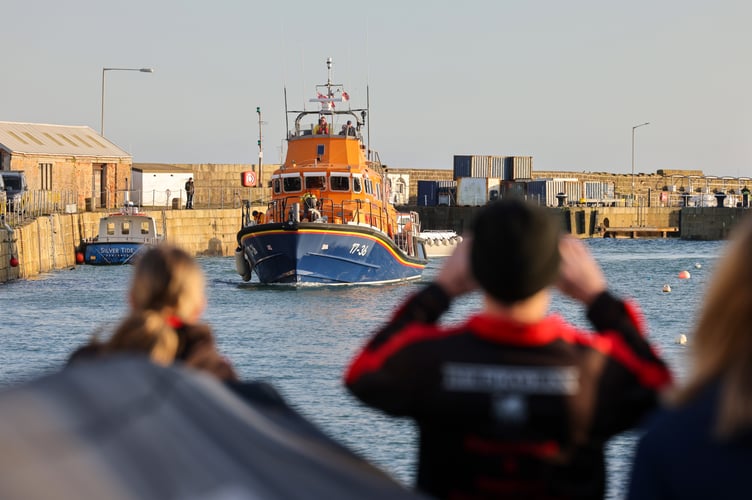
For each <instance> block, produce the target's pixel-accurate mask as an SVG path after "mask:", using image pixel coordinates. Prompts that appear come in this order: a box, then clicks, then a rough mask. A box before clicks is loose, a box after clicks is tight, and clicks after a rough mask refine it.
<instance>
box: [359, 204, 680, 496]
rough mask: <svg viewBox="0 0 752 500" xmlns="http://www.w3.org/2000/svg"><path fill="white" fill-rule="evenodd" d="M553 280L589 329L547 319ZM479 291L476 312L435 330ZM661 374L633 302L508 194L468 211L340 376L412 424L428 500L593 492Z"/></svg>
mask: <svg viewBox="0 0 752 500" xmlns="http://www.w3.org/2000/svg"><path fill="white" fill-rule="evenodd" d="M554 283H556V284H557V285H558V288H559V290H560V291H561V292H562V293H563V294H564V295H567V296H569V297H571V298H573V299H575V300H577V301H579V302H580V303H582V305H583V306H585V308H586V310H587V317H588V319H589V320H590V321H591V323H592V324H593V326H594V327H595V330H596V331H595V332H593V333H591V332H585V331H581V330H579V329H577V328H575V327H574V326H572V325H570V324H568V323H567V322H566V321H564V320H563V319H562V318H561V317H559V316H557V315H550V314H548V312H547V311H548V306H549V301H550V291H549V287H550V286H551V285H553V284H554ZM477 289H480V291H481V293H482V295H483V309H482V311H481V312H479V313H477V314H475V315H473V316H471V317H470V318H469V319H468V320H467V321H465V322H464V323H462V324H459V325H456V326H443V325H439V324H438V321H439V318H440V316H441V315H442V314H443V313H444V312H446V311H447V310H448V309H449V307H450V305H451V303H452V300H453V299H455V298H457V297H460V296H462V295H464V294H466V293H468V292H471V291H474V290H477ZM670 379H671V376H670V373H669V370H668V368H667V367H666V365H665V363H664V362H663V361H662V360H661V358H660V357H658V356H657V355H656V354H655V353H654V351H653V349H652V348H651V346H650V345H649V343H648V342H647V340H646V339H645V337H644V333H643V331H642V321H641V318H640V316H639V314H638V310H637V308H636V306H635V305H632V304H629V303H625V302H623V301H621V300H619V299H618V298H616V297H614V296H613V295H611V294H610V293H609V292H608V290H607V285H606V281H605V278H604V276H603V273H602V271H601V269H600V267H599V266H598V264H597V263H596V262H595V260H594V259H593V257H592V256H591V255H590V253H589V252H588V251H587V248H586V247H585V245H584V244H583V243H582V242H580V241H579V240H577V239H574V238H571V237H562V236H561V235H560V228H559V224H558V221H557V220H556V219H554V218H552V216H550V215H549V212H547V211H546V210H545V209H542V208H540V207H536V206H533V205H530V204H528V203H527V202H524V201H522V200H514V199H505V200H502V201H498V202H494V203H491V204H489V205H487V206H486V207H484V208H483V209H482V211H481V212H480V213H478V215H477V216H476V218H475V220H474V221H473V223H472V231H471V234H470V236H469V237H468V238H465V240H464V241H463V242H462V243H461V244H460V245H459V246H458V247H457V249H456V250H455V252H454V254H453V255H452V256H450V257H449V258H448V259H447V260H446V262H445V263H444V265H443V267H442V269H441V271H440V272H439V275H438V277H437V278H436V280H435V281H434V282H433V283H431V284H429V285H428V286H427V287H425V288H424V289H423V290H421V291H419V292H417V293H416V294H414V295H413V296H412V297H411V298H409V299H408V300H407V302H406V303H404V304H403V305H402V306H401V307H400V308H399V309H398V310H397V311H396V313H395V314H394V316H393V317H392V319H391V320H390V321H389V322H388V323H387V324H386V325H385V326H384V327H383V328H381V329H380V330H379V331H378V332H377V333H376V335H375V336H374V337H373V338H372V339H371V340H370V341H369V342H368V343H367V345H366V346H365V348H364V349H363V350H362V351H361V352H360V353H359V354H357V355H356V357H355V359H354V360H353V361H352V363H351V365H350V367H349V368H348V370H347V372H346V374H345V384H346V386H347V388H348V389H349V390H350V391H351V392H352V393H353V394H354V395H355V396H357V397H358V398H359V399H360V400H362V401H363V402H365V403H366V404H368V405H370V406H373V407H376V408H379V409H381V410H384V411H386V412H387V413H390V414H392V415H395V416H408V417H411V418H413V419H414V420H415V421H416V423H417V425H418V428H419V431H420V444H419V457H418V474H417V487H418V489H419V490H421V491H422V492H424V493H428V494H430V495H432V496H436V497H439V498H453V497H456V498H502V497H509V498H546V499H553V498H577V499H583V498H592V499H595V498H603V496H604V494H605V483H606V477H605V463H604V445H605V443H606V441H607V440H608V439H609V438H610V437H612V436H613V435H614V434H617V433H619V432H621V431H624V430H625V429H628V428H630V427H632V426H633V425H635V424H636V423H637V422H638V420H640V418H641V417H643V416H644V415H645V414H646V413H647V412H649V411H650V410H652V409H654V408H655V407H656V405H657V403H658V392H659V390H660V389H662V388H663V387H664V386H665V385H667V384H668V383H669V382H670Z"/></svg>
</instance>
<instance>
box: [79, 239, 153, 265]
mask: <svg viewBox="0 0 752 500" xmlns="http://www.w3.org/2000/svg"><path fill="white" fill-rule="evenodd" d="M147 247H148V245H144V244H143V243H97V242H93V243H87V244H86V248H85V249H84V263H85V264H92V265H95V266H119V265H123V264H133V263H134V259H135V257H136V255H137V254H138V253H139V252H141V251H142V250H143V249H145V248H147Z"/></svg>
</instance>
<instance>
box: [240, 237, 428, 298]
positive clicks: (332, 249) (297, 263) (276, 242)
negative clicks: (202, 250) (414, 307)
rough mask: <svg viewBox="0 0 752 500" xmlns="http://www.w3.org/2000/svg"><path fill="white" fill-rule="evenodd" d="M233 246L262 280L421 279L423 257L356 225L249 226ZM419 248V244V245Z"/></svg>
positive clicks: (348, 281)
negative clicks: (240, 252)
mask: <svg viewBox="0 0 752 500" xmlns="http://www.w3.org/2000/svg"><path fill="white" fill-rule="evenodd" d="M238 244H239V246H240V248H241V249H242V251H243V253H244V255H245V258H246V259H247V261H248V262H249V263H250V264H251V266H252V268H253V270H254V271H255V272H256V275H257V276H258V278H259V281H261V282H262V283H288V284H304V283H311V284H328V285H334V284H356V283H357V284H376V283H390V282H399V281H407V280H413V279H418V278H420V276H421V274H422V272H423V268H424V267H425V265H426V262H427V261H426V259H425V255H424V254H422V253H421V257H420V258H415V257H409V256H407V255H406V254H405V253H404V252H403V251H402V250H400V249H399V248H398V247H397V246H396V245H395V244H394V242H393V241H391V240H390V239H389V238H387V237H386V235H384V234H383V233H380V232H378V231H374V230H372V229H370V228H366V227H360V226H348V225H341V224H318V223H299V224H293V223H282V224H263V225H259V226H250V227H247V228H244V229H242V230H241V231H240V232H239V233H238ZM421 250H422V247H421Z"/></svg>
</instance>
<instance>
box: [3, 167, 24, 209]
mask: <svg viewBox="0 0 752 500" xmlns="http://www.w3.org/2000/svg"><path fill="white" fill-rule="evenodd" d="M0 177H2V180H3V182H1V183H0V186H3V185H4V190H5V196H6V202H7V204H8V211H10V212H20V211H21V210H22V209H23V195H24V193H26V191H28V190H29V187H28V186H27V184H26V174H24V172H23V171H22V170H7V171H3V172H0Z"/></svg>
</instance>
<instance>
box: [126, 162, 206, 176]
mask: <svg viewBox="0 0 752 500" xmlns="http://www.w3.org/2000/svg"><path fill="white" fill-rule="evenodd" d="M131 170H135V171H138V172H149V173H153V174H154V173H156V174H164V173H192V172H193V170H192V169H191V168H188V167H179V166H177V165H173V164H172V163H134V164H133V165H131Z"/></svg>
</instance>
